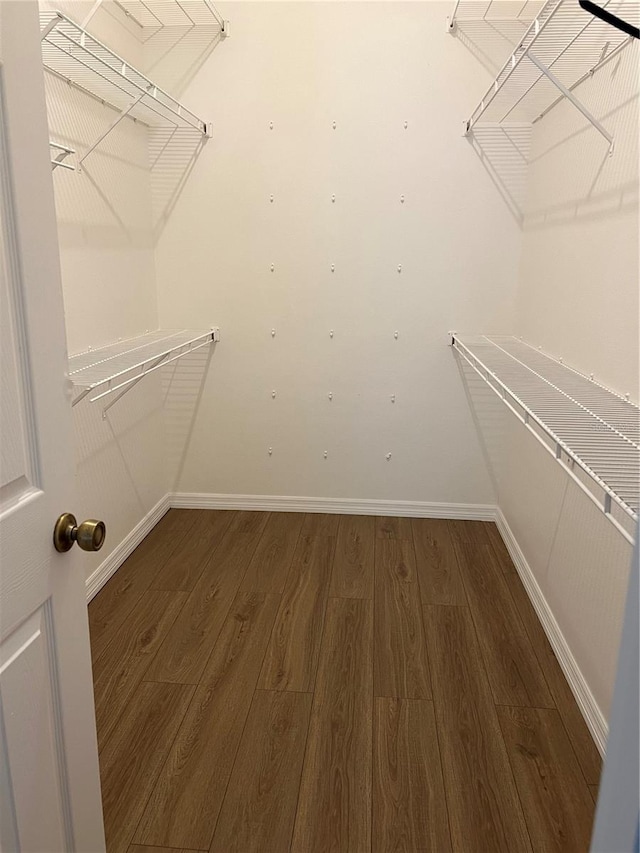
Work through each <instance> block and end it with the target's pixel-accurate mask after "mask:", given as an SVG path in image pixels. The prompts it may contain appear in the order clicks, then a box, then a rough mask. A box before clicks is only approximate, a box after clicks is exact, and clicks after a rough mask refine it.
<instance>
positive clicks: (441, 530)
mask: <svg viewBox="0 0 640 853" xmlns="http://www.w3.org/2000/svg"><path fill="white" fill-rule="evenodd" d="M411 529H412V531H413V542H414V545H415V551H416V568H417V573H418V582H419V584H420V596H421V598H422V603H423V604H460V605H466V604H467V596H466V593H465V591H464V585H463V583H462V577H461V575H460V568H459V567H458V559H457V557H456V553H455V551H454V548H453V542H452V541H451V534H450V532H449V525H448V522H447V521H445V520H444V519H442V518H413V519H411Z"/></svg>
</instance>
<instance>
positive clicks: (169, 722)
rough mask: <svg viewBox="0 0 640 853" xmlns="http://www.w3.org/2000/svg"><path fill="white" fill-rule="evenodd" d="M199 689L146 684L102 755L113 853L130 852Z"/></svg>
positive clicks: (106, 816)
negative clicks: (142, 818)
mask: <svg viewBox="0 0 640 853" xmlns="http://www.w3.org/2000/svg"><path fill="white" fill-rule="evenodd" d="M194 690H195V687H193V686H192V685H185V684H152V683H150V682H143V683H142V684H140V685H139V686H138V688H137V689H136V691H135V693H134V694H133V695H132V697H131V701H130V702H129V703H128V705H127V706H126V708H125V709H124V712H123V714H122V716H121V717H120V719H119V721H118V726H117V729H116V731H115V732H114V736H113V737H112V738H111V740H110V741H109V743H108V744H107V746H106V747H105V749H103V751H102V752H101V753H100V780H101V783H102V808H103V813H104V830H105V836H106V842H107V850H108V851H109V853H119V851H127V849H128V848H129V842H130V841H131V839H132V837H133V833H134V832H135V829H136V827H137V825H138V821H139V820H140V817H141V816H142V812H143V811H144V807H145V806H146V804H147V800H148V798H149V796H150V794H151V791H152V789H153V786H154V784H155V781H156V779H157V777H158V774H159V773H160V770H161V768H162V765H163V764H164V761H165V759H166V757H167V754H168V752H169V749H170V747H171V743H172V742H173V739H174V737H175V736H176V732H177V731H178V727H179V725H180V723H181V722H182V718H183V717H184V715H185V712H186V710H187V707H188V705H189V702H190V701H191V698H192V696H193V692H194Z"/></svg>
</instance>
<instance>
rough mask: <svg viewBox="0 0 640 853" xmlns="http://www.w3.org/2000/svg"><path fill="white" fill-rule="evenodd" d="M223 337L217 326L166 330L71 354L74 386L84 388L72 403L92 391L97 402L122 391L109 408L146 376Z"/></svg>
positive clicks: (92, 398)
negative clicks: (201, 329) (202, 328)
mask: <svg viewBox="0 0 640 853" xmlns="http://www.w3.org/2000/svg"><path fill="white" fill-rule="evenodd" d="M219 339H220V335H219V330H218V328H217V327H214V328H212V329H210V330H209V331H208V332H203V331H193V330H191V329H180V330H170V329H165V330H159V331H155V332H147V333H146V334H144V335H140V336H138V337H136V338H129V339H127V340H125V341H118V342H117V343H115V344H109V346H106V347H100V349H94V350H88V351H87V352H83V353H80V354H79V355H74V356H71V357H70V358H69V378H70V379H71V382H72V384H73V386H74V388H76V389H80V393H79V394H78V395H77V396H76V397H75V398H74V400H73V403H72V405H73V406H75V405H76V404H77V403H79V402H80V400H83V399H84V398H85V397H86V396H88V395H89V394H92V396H91V397H90V400H91V402H92V403H94V402H95V401H96V400H100V399H102V397H106V396H107V395H108V394H112V393H113V392H114V391H120V393H119V394H118V396H117V397H116V398H115V399H114V400H113V401H112V402H111V403H109V405H108V406H107V407H106V408H105V411H106V409H107V408H109V407H110V406H112V405H113V403H115V402H116V401H117V400H119V399H120V397H121V396H122V395H123V394H124V393H125V392H126V391H128V390H129V388H130V387H132V386H133V385H134V384H135V383H137V382H139V381H140V379H142V378H143V377H144V376H147V375H148V374H149V373H152V372H153V371H154V370H158V369H159V368H160V367H164V366H165V365H166V364H169V363H170V362H172V361H175V360H176V359H178V358H182V356H184V355H189V353H192V352H195V350H197V349H200V347H204V346H207V345H208V344H210V343H213V342H214V341H218V340H219Z"/></svg>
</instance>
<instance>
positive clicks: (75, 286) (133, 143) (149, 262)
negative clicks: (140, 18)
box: [43, 2, 166, 576]
mask: <svg viewBox="0 0 640 853" xmlns="http://www.w3.org/2000/svg"><path fill="white" fill-rule="evenodd" d="M51 5H52V6H53V7H54V8H58V7H59V5H60V4H59V3H57V2H56V3H53V4H51ZM92 5H93V4H92V3H80V2H71V3H66V4H63V8H62V11H63V12H65V14H67V15H69V17H72V18H74V19H75V20H77V21H81V20H82V18H83V17H84V15H85V14H86V13H87V12H88V10H89V9H90V8H91V6H92ZM43 8H46V7H45V6H44V4H43ZM91 31H92V33H94V34H95V35H96V36H97V37H98V38H102V39H103V40H104V41H105V42H107V43H108V44H109V45H110V46H111V47H112V48H113V49H115V50H116V51H117V52H118V53H120V54H121V55H123V56H125V57H126V58H127V59H129V60H130V61H132V62H136V61H138V60H140V61H141V60H142V45H141V43H140V42H139V41H137V40H136V39H134V38H132V37H131V35H130V34H129V33H128V31H127V30H126V28H125V27H122V26H120V25H119V24H118V22H117V20H116V19H115V18H114V17H113V15H112V14H111V12H110V10H109V9H108V6H105V7H104V8H103V9H102V10H100V12H99V13H98V14H97V15H96V17H95V18H94V19H93V22H92V24H91ZM45 82H46V87H47V105H48V112H49V125H50V132H51V138H52V139H53V140H55V141H56V142H60V143H62V144H66V145H69V146H70V147H72V148H74V149H76V150H77V151H78V152H80V153H82V152H83V151H84V150H86V148H87V147H88V146H89V145H91V144H92V143H93V141H94V140H95V139H97V138H98V137H99V136H100V134H101V133H102V132H103V130H104V129H106V128H107V127H108V126H109V125H110V124H111V122H112V121H113V119H114V117H115V116H116V115H117V111H114V110H113V109H112V108H110V107H109V106H106V105H103V104H102V103H100V102H98V101H96V100H95V99H93V98H91V97H89V96H87V95H86V94H85V93H83V92H80V91H78V90H77V89H74V88H72V87H69V86H68V85H67V83H66V82H63V81H61V80H60V79H57V78H55V77H53V76H52V75H50V74H47V73H45ZM53 180H54V186H55V198H56V208H57V217H58V236H59V244H60V261H61V269H62V283H63V294H64V305H65V316H66V325H67V346H68V350H69V353H70V354H72V355H73V354H75V353H78V352H82V351H84V350H86V349H87V348H88V347H92V348H96V347H100V346H104V345H105V344H108V343H112V342H114V341H116V340H118V339H119V338H129V337H133V336H135V335H138V334H140V333H142V332H144V331H145V330H146V329H154V328H157V326H158V319H157V307H156V290H155V269H154V246H153V227H152V213H151V188H150V177H149V160H148V147H147V132H146V129H145V128H144V127H143V126H142V125H140V124H134V123H133V122H132V121H130V120H128V119H125V120H124V121H122V122H121V123H120V125H119V126H118V128H117V129H116V130H115V131H114V132H113V133H112V134H111V135H110V136H108V137H107V138H106V139H105V141H104V143H102V144H101V145H100V146H99V147H98V148H97V149H96V150H95V151H94V152H93V153H92V154H91V155H90V156H89V157H88V158H87V160H86V161H85V162H84V164H83V169H82V171H81V172H80V171H76V172H70V171H68V170H65V169H60V168H58V169H56V170H55V171H54V173H53ZM73 412H74V426H75V436H76V485H77V503H76V506H74V507H68V508H67V509H69V510H70V511H72V512H73V513H74V514H75V515H76V516H77V517H78V519H82V518H103V519H104V520H105V522H106V524H107V540H106V543H105V546H104V548H103V549H102V551H100V552H99V553H98V554H87V555H85V557H84V564H85V566H86V571H87V576H89V575H90V574H91V573H92V571H93V570H94V569H95V568H96V567H97V566H98V565H99V564H100V563H101V562H102V561H103V560H104V559H105V558H106V557H107V556H108V554H109V553H110V551H111V550H112V549H113V548H115V547H116V546H117V545H118V544H119V543H120V542H121V541H122V540H123V539H124V537H125V536H126V535H127V534H128V533H129V532H130V531H131V530H132V529H133V528H134V527H135V526H136V524H137V523H138V522H139V521H140V520H141V519H142V518H143V517H144V516H145V515H146V514H147V513H148V512H149V510H150V509H151V508H152V507H153V506H154V505H155V504H156V503H157V501H158V500H160V498H161V497H163V496H164V494H165V493H166V477H165V463H164V447H163V413H162V390H161V384H160V380H159V378H158V377H153V378H150V379H149V380H147V381H145V382H144V383H140V384H139V385H138V386H137V387H136V388H134V389H133V390H132V391H131V392H130V393H129V394H128V395H127V396H126V397H124V398H123V400H122V401H120V402H119V403H117V404H116V406H114V407H113V408H112V409H111V410H110V411H109V413H108V414H107V417H106V418H105V419H104V420H103V419H102V408H101V406H100V404H99V403H90V402H89V400H88V399H85V400H83V401H82V402H81V403H80V404H79V405H78V406H76V407H75V408H74V410H73Z"/></svg>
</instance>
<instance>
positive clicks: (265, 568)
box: [240, 512, 304, 595]
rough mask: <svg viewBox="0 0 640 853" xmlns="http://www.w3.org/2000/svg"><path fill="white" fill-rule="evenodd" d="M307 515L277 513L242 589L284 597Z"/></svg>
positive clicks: (265, 531)
mask: <svg viewBox="0 0 640 853" xmlns="http://www.w3.org/2000/svg"><path fill="white" fill-rule="evenodd" d="M303 520H304V516H303V515H302V513H299V512H274V513H271V514H270V515H269V519H268V521H267V524H266V526H265V529H264V533H263V534H262V536H261V537H260V541H259V542H258V547H257V548H256V550H255V551H254V554H253V557H252V559H251V562H250V563H249V568H248V569H247V573H246V574H245V576H244V580H243V581H242V585H241V586H240V589H242V590H244V591H245V592H248V591H252V592H272V593H276V594H278V595H280V594H281V593H282V591H283V589H284V585H285V583H286V581H287V575H288V574H289V569H290V567H291V561H292V560H293V555H294V553H295V549H296V545H297V544H298V538H299V536H300V530H301V528H302V522H303Z"/></svg>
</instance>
